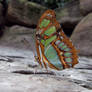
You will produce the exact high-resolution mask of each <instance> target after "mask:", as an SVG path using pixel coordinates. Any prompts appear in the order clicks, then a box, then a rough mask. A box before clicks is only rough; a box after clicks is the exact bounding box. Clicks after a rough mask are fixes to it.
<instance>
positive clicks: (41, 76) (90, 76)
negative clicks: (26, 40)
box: [0, 46, 92, 92]
mask: <svg viewBox="0 0 92 92" xmlns="http://www.w3.org/2000/svg"><path fill="white" fill-rule="evenodd" d="M0 92H92V59H90V58H84V57H80V58H79V64H78V65H76V66H75V68H73V69H66V70H62V71H55V70H49V71H48V72H47V71H46V70H44V69H41V68H40V67H39V65H38V63H37V62H35V60H34V55H33V52H32V51H31V50H23V49H21V50H20V49H18V48H13V47H6V46H0Z"/></svg>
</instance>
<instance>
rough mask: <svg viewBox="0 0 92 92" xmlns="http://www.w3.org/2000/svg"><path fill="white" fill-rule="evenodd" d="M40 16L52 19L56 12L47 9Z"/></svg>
mask: <svg viewBox="0 0 92 92" xmlns="http://www.w3.org/2000/svg"><path fill="white" fill-rule="evenodd" d="M42 17H43V18H46V17H48V18H50V19H52V18H56V14H55V11H53V10H47V11H45V13H44V14H43V15H42Z"/></svg>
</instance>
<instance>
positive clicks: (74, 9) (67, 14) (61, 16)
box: [56, 0, 83, 28]
mask: <svg viewBox="0 0 92 92" xmlns="http://www.w3.org/2000/svg"><path fill="white" fill-rule="evenodd" d="M56 14H57V20H58V21H59V23H61V24H62V25H63V27H65V28H73V27H75V25H76V24H77V23H78V22H79V21H80V20H81V19H82V18H83V16H82V15H81V12H80V8H79V2H78V0H76V1H74V2H72V3H70V4H69V5H67V6H65V7H64V8H60V9H56Z"/></svg>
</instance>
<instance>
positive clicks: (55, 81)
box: [0, 72, 89, 92]
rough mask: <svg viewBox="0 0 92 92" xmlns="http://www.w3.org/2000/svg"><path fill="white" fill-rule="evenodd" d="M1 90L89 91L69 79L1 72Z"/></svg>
mask: <svg viewBox="0 0 92 92" xmlns="http://www.w3.org/2000/svg"><path fill="white" fill-rule="evenodd" d="M0 91H1V92H30V91H31V92H89V91H88V90H87V89H85V88H83V87H80V86H79V85H77V84H75V83H72V82H69V81H68V80H67V79H66V80H64V79H62V78H55V77H50V76H49V77H47V76H36V75H20V74H11V73H8V74H7V73H6V74H5V73H3V72H2V73H1V72H0Z"/></svg>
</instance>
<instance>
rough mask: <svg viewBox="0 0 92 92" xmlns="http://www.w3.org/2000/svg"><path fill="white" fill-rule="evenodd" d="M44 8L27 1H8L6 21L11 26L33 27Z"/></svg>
mask: <svg viewBox="0 0 92 92" xmlns="http://www.w3.org/2000/svg"><path fill="white" fill-rule="evenodd" d="M45 10H46V8H45V7H43V6H41V5H39V4H36V3H33V2H28V1H27V0H10V1H9V5H8V11H7V20H8V22H9V23H10V24H11V23H12V24H18V25H23V26H28V27H34V26H36V25H37V23H38V19H39V18H40V16H41V14H42V13H43V12H44V11H45Z"/></svg>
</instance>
